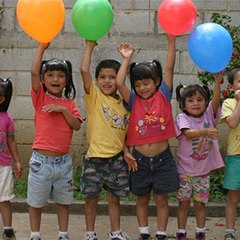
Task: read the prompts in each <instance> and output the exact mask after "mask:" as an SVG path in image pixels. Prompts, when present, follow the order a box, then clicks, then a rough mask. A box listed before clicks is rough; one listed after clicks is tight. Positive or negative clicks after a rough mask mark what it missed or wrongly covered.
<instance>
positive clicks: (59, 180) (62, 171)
mask: <svg viewBox="0 0 240 240" xmlns="http://www.w3.org/2000/svg"><path fill="white" fill-rule="evenodd" d="M72 175H73V169H72V158H71V156H70V154H66V155H63V156H59V157H48V156H45V155H42V154H40V153H39V152H37V151H33V153H32V157H31V159H30V166H29V175H28V193H27V203H28V204H29V205H30V206H32V207H35V208H41V207H43V206H44V205H45V204H46V203H47V200H48V199H51V200H52V201H54V202H55V203H59V204H66V205H69V204H71V203H72V201H73V186H72Z"/></svg>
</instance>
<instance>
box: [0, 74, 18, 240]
mask: <svg viewBox="0 0 240 240" xmlns="http://www.w3.org/2000/svg"><path fill="white" fill-rule="evenodd" d="M11 97H12V82H11V81H10V80H9V79H1V78H0V176H1V181H0V182H1V184H0V212H1V214H2V222H3V229H4V230H3V240H15V239H16V237H15V233H14V229H13V228H12V211H11V203H10V200H11V199H13V198H14V194H13V173H12V160H13V162H14V168H15V173H16V177H20V176H21V175H22V164H21V160H20V157H19V154H18V149H17V144H16V141H15V137H14V123H13V119H12V117H11V116H10V114H9V113H8V112H7V110H8V106H9V104H10V101H11Z"/></svg>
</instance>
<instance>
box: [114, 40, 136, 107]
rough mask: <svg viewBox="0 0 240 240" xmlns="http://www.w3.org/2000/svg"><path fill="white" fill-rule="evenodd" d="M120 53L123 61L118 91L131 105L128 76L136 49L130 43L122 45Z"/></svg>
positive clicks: (119, 49)
mask: <svg viewBox="0 0 240 240" xmlns="http://www.w3.org/2000/svg"><path fill="white" fill-rule="evenodd" d="M118 51H119V52H120V53H121V55H122V57H123V60H122V64H121V67H120V69H119V71H118V74H117V79H116V84H117V88H118V91H119V92H120V94H121V96H122V98H123V100H124V101H125V102H126V103H129V101H130V94H131V91H130V89H129V88H128V87H127V85H126V76H127V71H128V65H129V63H130V61H131V59H132V55H133V53H134V48H133V46H132V45H131V44H129V43H122V44H120V46H119V47H118Z"/></svg>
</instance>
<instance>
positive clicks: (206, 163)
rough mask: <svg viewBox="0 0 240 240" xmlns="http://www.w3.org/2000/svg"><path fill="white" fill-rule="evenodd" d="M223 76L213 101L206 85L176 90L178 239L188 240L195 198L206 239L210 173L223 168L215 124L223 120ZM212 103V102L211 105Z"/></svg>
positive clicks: (200, 236) (200, 235) (199, 238)
mask: <svg viewBox="0 0 240 240" xmlns="http://www.w3.org/2000/svg"><path fill="white" fill-rule="evenodd" d="M221 79H222V75H221V74H217V75H215V86H214V90H213V98H212V101H210V91H209V89H208V87H207V86H200V85H198V84H195V85H189V86H187V87H184V86H183V85H182V84H180V85H179V86H178V87H177V89H176V96H177V101H178V102H179V107H180V109H181V110H182V113H180V114H178V115H177V117H176V129H177V139H178V142H179V146H178V152H177V156H178V164H177V168H178V172H179V174H180V189H179V191H178V195H177V198H178V200H179V207H178V231H177V236H176V239H177V240H187V233H186V224H187V215H188V210H189V208H190V204H191V198H193V205H194V208H195V211H196V223H197V228H196V236H195V239H196V240H205V219H206V208H205V204H206V203H207V202H208V198H209V180H210V179H209V173H210V171H211V170H214V169H217V168H221V167H223V166H224V163H223V160H222V157H221V155H220V152H219V147H218V142H217V136H218V131H217V129H216V125H217V123H218V121H219V118H220V113H221V111H220V106H219V105H220V81H221ZM209 101H210V102H209Z"/></svg>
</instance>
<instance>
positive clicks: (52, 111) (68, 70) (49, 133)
mask: <svg viewBox="0 0 240 240" xmlns="http://www.w3.org/2000/svg"><path fill="white" fill-rule="evenodd" d="M48 45H49V44H39V46H38V48H37V51H36V55H35V59H34V61H33V65H32V91H31V95H32V102H33V106H34V109H35V136H34V142H33V146H32V149H33V153H32V157H31V160H30V169H29V176H28V196H27V202H28V204H29V205H30V208H29V213H30V224H31V231H32V232H31V239H32V240H39V239H41V237H40V232H39V231H40V223H41V211H42V207H43V206H44V205H45V204H46V202H47V200H48V198H49V197H50V198H51V199H52V200H53V201H54V202H55V203H56V210H57V215H58V224H59V240H60V239H61V240H66V239H68V234H67V229H68V215H69V214H68V205H69V204H71V202H72V200H73V189H72V158H71V156H70V154H69V146H70V144H71V140H72V134H73V130H76V131H77V130H79V129H80V126H81V122H82V118H81V116H80V113H79V111H78V109H77V107H76V105H75V103H74V102H73V100H72V99H73V98H74V97H75V88H74V84H73V80H72V67H71V63H70V62H69V61H63V60H60V59H52V60H48V61H43V62H42V57H43V54H44V51H45V49H46V48H47V47H48ZM71 97H72V99H71Z"/></svg>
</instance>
